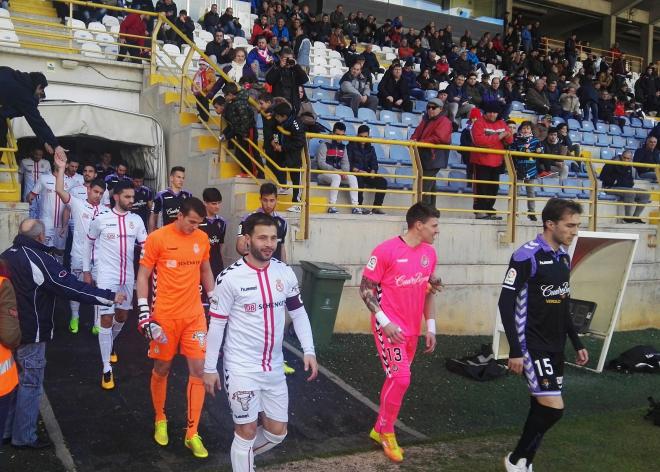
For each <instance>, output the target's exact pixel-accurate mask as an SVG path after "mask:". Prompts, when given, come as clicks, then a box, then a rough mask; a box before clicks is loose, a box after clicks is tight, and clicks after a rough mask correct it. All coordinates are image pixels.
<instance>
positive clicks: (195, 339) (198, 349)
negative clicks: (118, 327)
mask: <svg viewBox="0 0 660 472" xmlns="http://www.w3.org/2000/svg"><path fill="white" fill-rule="evenodd" d="M156 321H157V322H158V324H160V326H161V327H162V328H163V330H164V331H165V336H167V342H166V343H158V342H156V341H151V342H150V343H149V353H148V356H149V357H150V358H151V359H158V360H161V361H171V360H172V359H173V358H174V356H175V355H176V354H177V353H181V355H183V356H186V357H187V358H189V359H204V356H205V355H206V331H207V327H206V318H205V317H204V315H199V316H195V317H192V318H182V319H176V320H172V319H158V318H156Z"/></svg>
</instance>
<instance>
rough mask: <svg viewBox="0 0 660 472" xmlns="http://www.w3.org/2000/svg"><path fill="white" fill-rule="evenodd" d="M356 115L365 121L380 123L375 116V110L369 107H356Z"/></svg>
mask: <svg viewBox="0 0 660 472" xmlns="http://www.w3.org/2000/svg"><path fill="white" fill-rule="evenodd" d="M357 117H358V118H359V119H361V120H362V121H366V122H367V123H381V121H380V120H378V117H377V116H376V112H375V111H373V110H372V109H371V108H358V114H357Z"/></svg>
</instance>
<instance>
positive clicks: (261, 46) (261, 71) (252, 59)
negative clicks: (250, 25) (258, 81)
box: [247, 36, 275, 78]
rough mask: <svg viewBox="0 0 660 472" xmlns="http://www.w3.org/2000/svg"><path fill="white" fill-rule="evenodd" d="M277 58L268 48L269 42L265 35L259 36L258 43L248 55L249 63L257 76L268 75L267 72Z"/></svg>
mask: <svg viewBox="0 0 660 472" xmlns="http://www.w3.org/2000/svg"><path fill="white" fill-rule="evenodd" d="M274 61H275V58H274V57H273V55H272V54H271V53H270V51H269V50H268V43H267V42H266V37H265V36H259V37H258V38H257V45H256V46H255V47H254V48H253V49H252V51H250V53H249V54H248V56H247V63H248V65H249V66H250V67H251V68H252V71H253V72H254V74H255V75H256V76H257V78H264V77H266V72H268V70H269V69H270V67H271V66H272V65H273V63H274Z"/></svg>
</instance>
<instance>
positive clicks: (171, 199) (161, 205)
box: [148, 166, 203, 233]
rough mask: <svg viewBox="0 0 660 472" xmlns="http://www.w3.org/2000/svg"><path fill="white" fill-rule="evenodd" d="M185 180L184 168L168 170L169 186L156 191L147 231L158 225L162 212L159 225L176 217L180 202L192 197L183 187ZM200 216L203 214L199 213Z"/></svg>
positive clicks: (166, 223) (177, 167) (178, 167)
mask: <svg viewBox="0 0 660 472" xmlns="http://www.w3.org/2000/svg"><path fill="white" fill-rule="evenodd" d="M185 180H186V169H185V168H184V167H181V166H174V167H172V169H171V170H170V186H169V187H168V188H166V189H165V190H163V191H162V192H158V194H157V195H156V197H155V198H154V203H153V207H152V210H151V215H149V228H148V229H149V232H150V233H151V232H152V231H153V230H155V229H156V227H157V225H158V215H159V214H161V213H162V218H161V226H165V225H168V224H170V223H172V222H173V221H174V220H176V219H177V215H178V214H179V209H180V208H181V204H182V203H183V202H184V201H185V200H186V199H187V198H190V197H192V193H190V192H189V191H187V190H184V189H183V182H184V181H185ZM200 216H203V214H201V215H200Z"/></svg>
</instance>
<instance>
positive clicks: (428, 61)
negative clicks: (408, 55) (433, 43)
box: [422, 50, 438, 69]
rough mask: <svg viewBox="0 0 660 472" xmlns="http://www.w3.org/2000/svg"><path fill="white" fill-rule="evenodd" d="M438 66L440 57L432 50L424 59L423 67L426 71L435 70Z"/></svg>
mask: <svg viewBox="0 0 660 472" xmlns="http://www.w3.org/2000/svg"><path fill="white" fill-rule="evenodd" d="M437 65H438V55H437V54H436V53H435V51H434V50H430V51H429V52H428V53H427V54H426V57H425V58H424V59H422V67H423V68H425V69H435V67H436V66H437Z"/></svg>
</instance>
